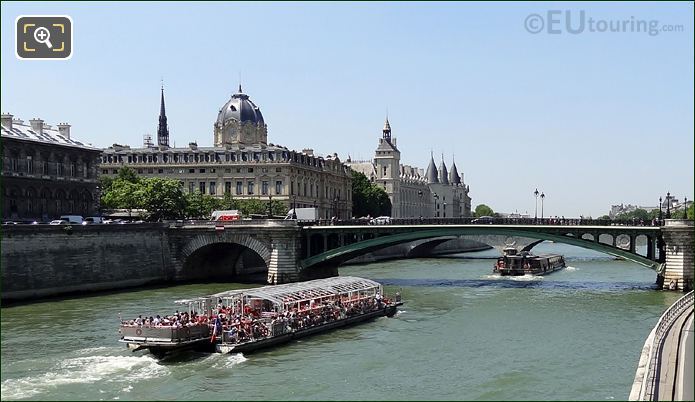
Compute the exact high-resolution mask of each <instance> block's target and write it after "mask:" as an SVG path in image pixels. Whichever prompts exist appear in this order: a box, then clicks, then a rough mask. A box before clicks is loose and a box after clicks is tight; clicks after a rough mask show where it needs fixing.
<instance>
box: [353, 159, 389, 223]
mask: <svg viewBox="0 0 695 402" xmlns="http://www.w3.org/2000/svg"><path fill="white" fill-rule="evenodd" d="M352 214H353V215H354V216H367V215H371V216H382V215H391V200H390V199H389V196H388V194H386V191H385V190H384V189H383V188H381V187H379V186H377V185H376V184H374V183H372V182H370V181H369V179H368V178H367V176H365V175H364V174H362V173H360V172H356V171H354V170H353V171H352Z"/></svg>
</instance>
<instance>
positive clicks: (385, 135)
mask: <svg viewBox="0 0 695 402" xmlns="http://www.w3.org/2000/svg"><path fill="white" fill-rule="evenodd" d="M381 132H382V133H383V134H382V138H383V139H385V140H386V141H388V142H391V125H390V124H389V118H388V116H386V123H384V129H383V130H381Z"/></svg>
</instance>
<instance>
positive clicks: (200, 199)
mask: <svg viewBox="0 0 695 402" xmlns="http://www.w3.org/2000/svg"><path fill="white" fill-rule="evenodd" d="M223 203H224V200H220V199H219V198H215V197H213V196H211V195H206V194H201V193H200V192H198V191H196V192H195V193H189V194H186V217H187V218H192V219H210V216H211V215H212V211H215V210H220V209H234V208H224V207H223Z"/></svg>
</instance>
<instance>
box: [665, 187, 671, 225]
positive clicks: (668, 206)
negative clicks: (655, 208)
mask: <svg viewBox="0 0 695 402" xmlns="http://www.w3.org/2000/svg"><path fill="white" fill-rule="evenodd" d="M666 219H671V192H670V191H669V192H668V193H666Z"/></svg>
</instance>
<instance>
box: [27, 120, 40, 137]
mask: <svg viewBox="0 0 695 402" xmlns="http://www.w3.org/2000/svg"><path fill="white" fill-rule="evenodd" d="M29 124H31V129H32V130H34V132H36V133H37V134H43V120H41V119H31V120H29Z"/></svg>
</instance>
